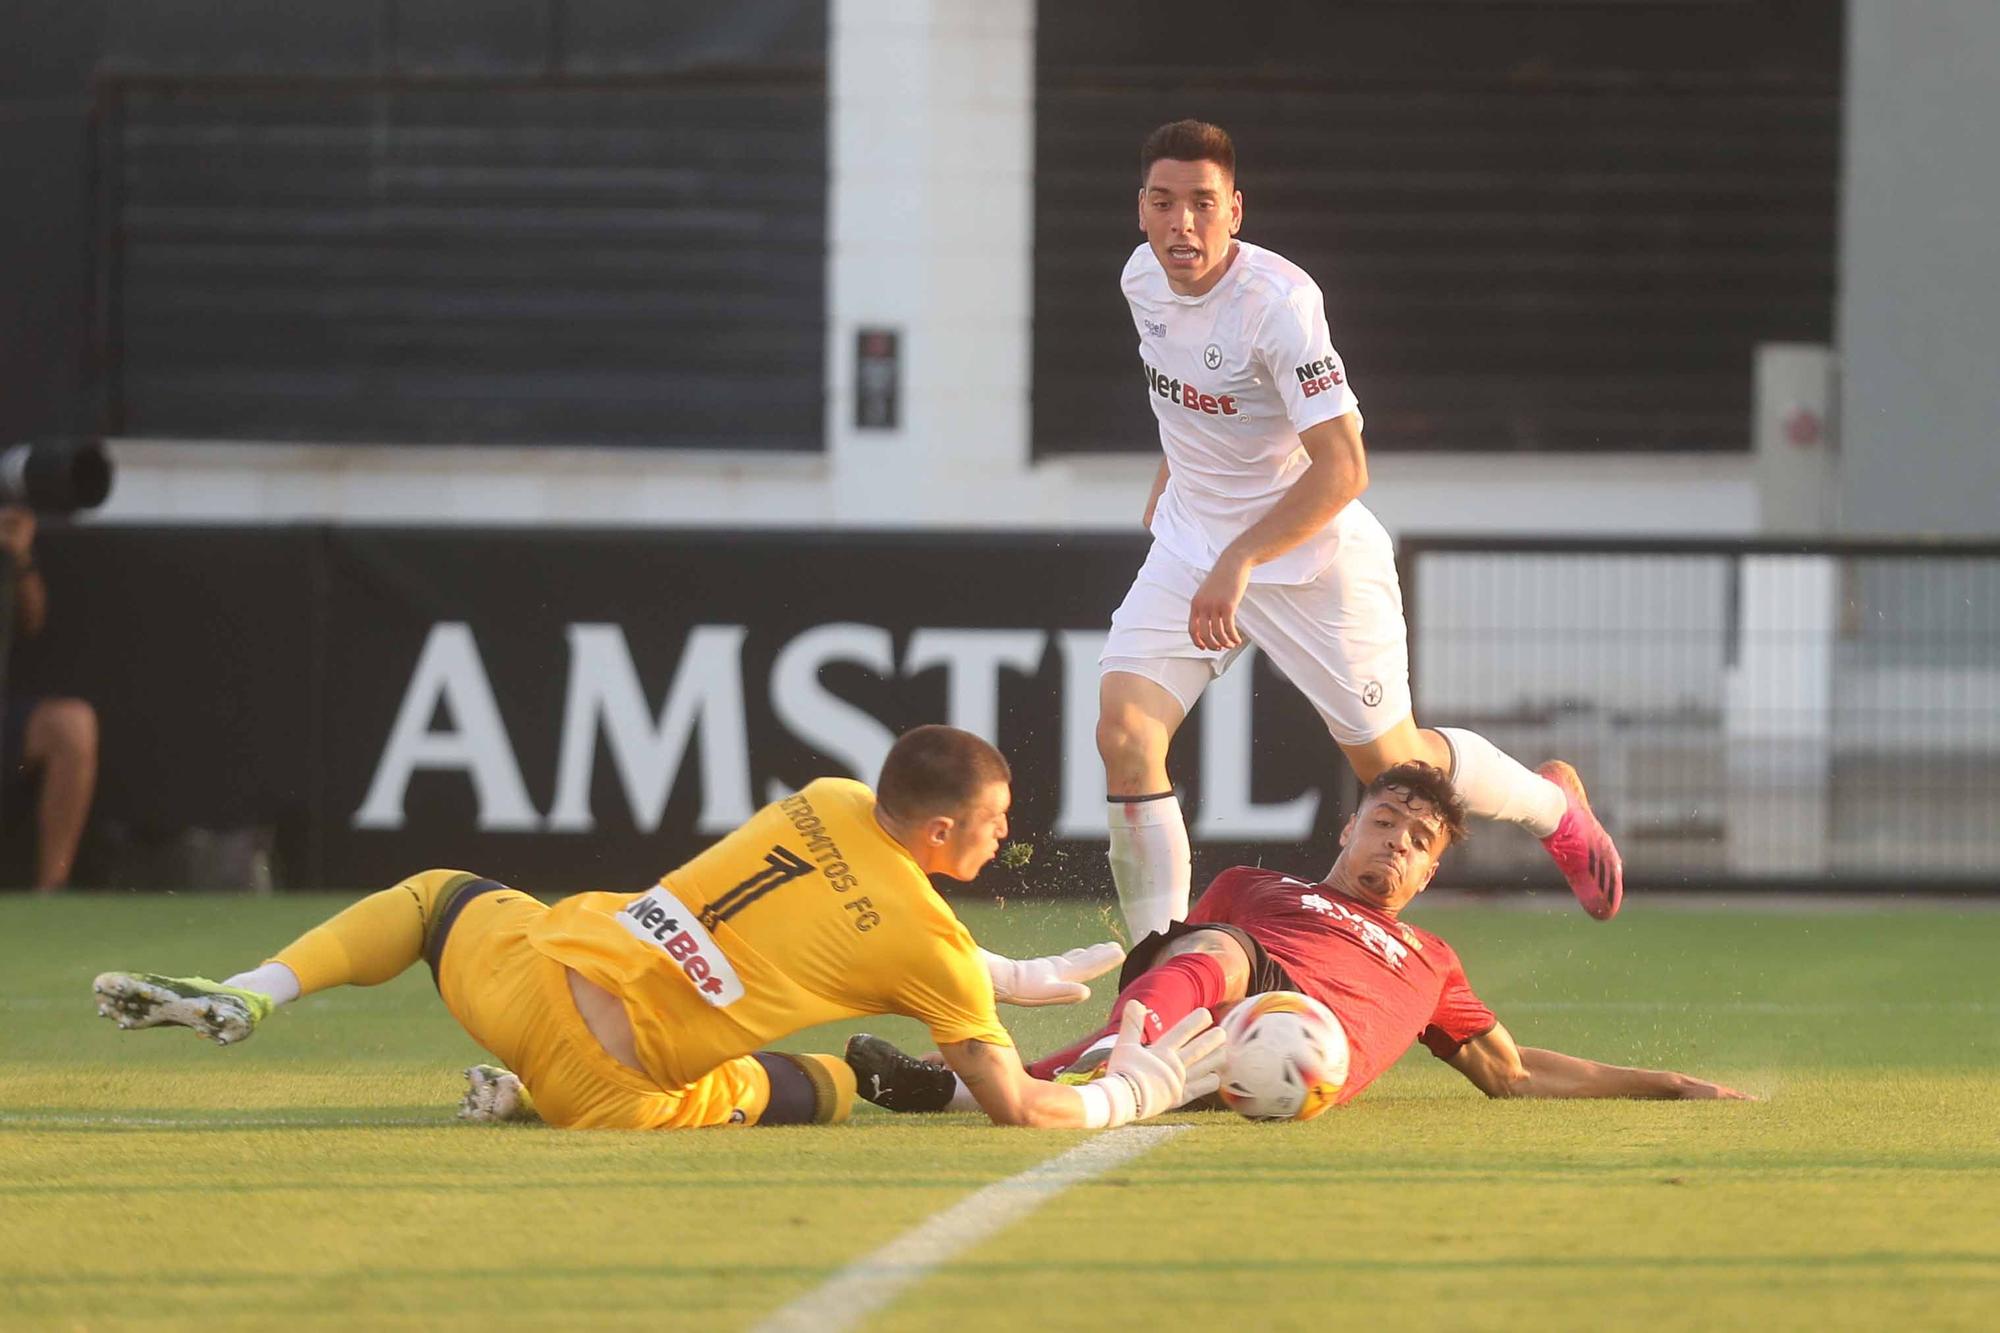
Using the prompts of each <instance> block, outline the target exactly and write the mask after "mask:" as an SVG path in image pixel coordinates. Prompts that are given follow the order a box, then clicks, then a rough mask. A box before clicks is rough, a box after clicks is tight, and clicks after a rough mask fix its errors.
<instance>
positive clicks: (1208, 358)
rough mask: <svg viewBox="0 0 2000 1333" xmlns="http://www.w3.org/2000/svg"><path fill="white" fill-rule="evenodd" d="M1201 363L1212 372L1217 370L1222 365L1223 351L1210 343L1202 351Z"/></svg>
mask: <svg viewBox="0 0 2000 1333" xmlns="http://www.w3.org/2000/svg"><path fill="white" fill-rule="evenodd" d="M1201 363H1202V364H1203V365H1204V366H1207V367H1208V368H1209V369H1210V370H1214V369H1216V368H1217V367H1219V366H1220V365H1221V364H1222V349H1221V348H1220V347H1217V346H1216V345H1215V344H1214V343H1210V344H1209V345H1208V346H1207V347H1205V348H1203V349H1202V353H1201Z"/></svg>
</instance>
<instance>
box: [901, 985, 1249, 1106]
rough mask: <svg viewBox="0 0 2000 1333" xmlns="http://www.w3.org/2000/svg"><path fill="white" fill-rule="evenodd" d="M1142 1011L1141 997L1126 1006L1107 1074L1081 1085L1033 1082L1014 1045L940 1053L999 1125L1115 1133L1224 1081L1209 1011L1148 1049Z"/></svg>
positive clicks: (961, 1045)
mask: <svg viewBox="0 0 2000 1333" xmlns="http://www.w3.org/2000/svg"><path fill="white" fill-rule="evenodd" d="M1145 1012H1146V1011H1145V1008H1144V1006H1142V1005H1140V1004H1139V1003H1138V1002H1137V1001H1136V1000H1135V1001H1132V1002H1131V1003H1129V1004H1127V1005H1126V1006H1125V1015H1124V1021H1123V1024H1122V1026H1121V1028H1120V1030H1119V1033H1118V1043H1117V1045H1115V1046H1113V1047H1112V1049H1111V1059H1110V1061H1109V1062H1108V1063H1107V1065H1106V1067H1105V1075H1104V1077H1103V1078H1101V1079H1098V1080H1096V1081H1095V1082H1091V1083H1085V1084H1082V1085H1079V1086H1071V1085H1068V1084H1063V1083H1044V1082H1042V1081H1041V1080H1040V1079H1037V1078H1032V1077H1030V1076H1029V1074H1028V1071H1027V1070H1026V1069H1024V1068H1022V1067H1021V1057H1020V1056H1019V1055H1016V1054H1015V1053H1014V1049H1013V1047H1011V1046H995V1045H993V1044H992V1043H990V1042H983V1041H956V1042H945V1043H944V1044H942V1045H940V1046H939V1047H938V1053H939V1054H940V1055H942V1056H943V1057H944V1062H945V1063H946V1064H948V1065H950V1066H951V1069H952V1072H953V1073H955V1074H957V1075H958V1077H959V1080H960V1081H961V1082H962V1083H964V1084H965V1088H966V1091H968V1092H970V1093H971V1094H972V1097H973V1100H974V1101H976V1102H978V1103H979V1107H980V1109H981V1110H983V1111H985V1112H986V1114H987V1116H988V1117H989V1118H990V1119H991V1120H992V1121H993V1123H994V1124H996V1125H1030V1126H1033V1127H1035V1128H1038V1129H1115V1128H1117V1127H1118V1126H1119V1125H1123V1124H1128V1123H1130V1122H1131V1121H1134V1120H1148V1119H1151V1118H1152V1117H1153V1116H1156V1115H1159V1114H1161V1113H1162V1112H1164V1111H1171V1110H1173V1109H1174V1108H1175V1107H1177V1106H1180V1105H1182V1104H1183V1103H1185V1102H1188V1101H1192V1100H1194V1099H1195V1098H1197V1097H1205V1096H1207V1095H1208V1094H1209V1093H1211V1092H1214V1091H1215V1089H1216V1087H1217V1085H1219V1084H1220V1083H1221V1082H1222V1042H1223V1036H1222V1033H1221V1031H1220V1030H1218V1029H1216V1028H1213V1027H1211V1026H1209V1017H1208V1011H1207V1010H1205V1009H1197V1010H1195V1011H1194V1012H1193V1013H1192V1014H1189V1015H1188V1016H1187V1017H1186V1018H1183V1019H1182V1020H1181V1021H1180V1022H1178V1023H1176V1024H1175V1025H1174V1026H1173V1027H1172V1028H1170V1029H1169V1030H1168V1031H1166V1032H1165V1033H1163V1034H1162V1035H1161V1036H1160V1038H1159V1040H1157V1041H1155V1042H1154V1043H1153V1044H1152V1045H1151V1046H1147V1045H1144V1044H1143V1040H1144V1039H1143V1024H1144V1019H1145Z"/></svg>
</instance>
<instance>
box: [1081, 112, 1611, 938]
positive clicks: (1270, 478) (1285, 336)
mask: <svg viewBox="0 0 2000 1333" xmlns="http://www.w3.org/2000/svg"><path fill="white" fill-rule="evenodd" d="M1139 170H1140V180H1141V184H1140V189H1139V226H1140V229H1141V230H1142V231H1144V232H1145V233H1146V243H1145V244H1143V245H1141V246H1140V247H1139V248H1138V249H1137V250H1135V251H1133V253H1132V258H1131V260H1130V261H1129V262H1127V264H1126V265H1125V273H1124V277H1123V286H1124V290H1125V297H1126V300H1127V301H1128V302H1130V304H1131V307H1132V326H1133V332H1134V333H1135V334H1136V335H1137V336H1138V339H1139V358H1140V361H1141V362H1142V363H1143V367H1144V371H1145V377H1146V387H1147V392H1148V396H1149V399H1150V401H1151V403H1152V406H1153V415H1154V416H1155V417H1157V418H1158V419H1159V423H1160V444H1161V447H1162V448H1163V450H1164V451H1165V455H1166V456H1165V458H1164V459H1162V461H1161V463H1160V471H1159V475H1158V477H1157V478H1156V479H1155V480H1154V483H1153V493H1152V495H1151V496H1150V497H1149V498H1148V500H1147V504H1146V514H1145V521H1146V525H1147V527H1148V528H1149V529H1151V531H1152V534H1153V545H1152V549H1151V551H1149V552H1148V553H1147V556H1146V562H1145V564H1144V565H1143V566H1142V567H1141V568H1140V570H1139V574H1138V577H1137V578H1136V579H1135V580H1134V581H1133V584H1132V588H1131V591H1130V592H1128V593H1127V594H1126V596H1125V600H1124V602H1123V603H1122V604H1121V605H1120V606H1119V608H1118V610H1117V612H1116V613H1115V614H1114V615H1113V616H1112V619H1111V633H1110V636H1109V638H1108V639H1107V640H1106V643H1105V648H1104V655H1103V657H1102V659H1101V663H1100V665H1101V667H1102V670H1103V676H1102V681H1101V684H1100V695H1099V713H1098V723H1097V745H1098V751H1099V753H1100V754H1101V755H1102V756H1103V759H1104V771H1105V782H1106V791H1107V793H1108V797H1109V803H1110V804H1109V817H1110V825H1111V868H1112V876H1113V878H1114V879H1115V880H1116V881H1117V885H1118V898H1119V903H1120V905H1121V907H1122V908H1123V910H1124V913H1125V918H1126V923H1127V925H1128V926H1129V928H1130V929H1131V930H1132V932H1133V936H1134V938H1135V939H1136V938H1139V937H1142V936H1144V935H1146V934H1149V933H1151V932H1152V931H1156V930H1161V929H1164V928H1165V926H1166V925H1167V924H1168V923H1169V922H1171V921H1177V920H1180V919H1181V918H1182V917H1184V916H1185V915H1186V913H1187V907H1188V887H1189V874H1190V864H1189V861H1190V857H1189V849H1188V838H1187V827H1186V824H1185V823H1184V822H1183V820H1182V817H1181V810H1180V803H1179V801H1178V800H1177V799H1176V798H1175V796H1174V792H1173V787H1172V784H1171V783H1170V782H1169V780H1168V777H1167V748H1168V745H1169V743H1170V742H1171V741H1172V739H1173V735H1174V732H1175V731H1176V730H1177V729H1178V728H1179V726H1180V724H1181V721H1182V719H1183V718H1185V717H1186V715H1187V713H1188V710H1190V709H1191V708H1193V707H1194V704H1195V701H1196V700H1197V699H1198V698H1200V697H1201V692H1202V690H1203V688H1204V687H1206V686H1207V684H1208V682H1209V681H1211V680H1213V679H1214V678H1215V677H1217V676H1219V675H1221V674H1222V672H1223V671H1225V670H1227V669H1228V667H1229V665H1230V663H1231V662H1233V661H1234V660H1235V659H1236V658H1237V657H1238V656H1239V655H1240V654H1241V653H1242V651H1243V648H1244V646H1245V645H1246V644H1247V643H1255V644H1256V645H1257V646H1258V648H1259V649H1261V650H1262V651H1263V653H1264V654H1265V656H1267V657H1269V658H1270V659H1271V661H1272V664H1273V665H1275V666H1276V667H1277V668H1278V670H1279V671H1281V672H1283V673H1284V675H1285V677H1286V679H1288V680H1290V681H1291V682H1292V684H1293V685H1294V686H1296V687H1297V688H1298V689H1299V690H1300V691H1301V692H1302V693H1303V694H1304V695H1305V696H1306V698H1307V699H1308V700H1310V701H1311V703H1312V705H1313V707H1314V708H1315V709H1316V710H1318V712H1319V715H1320V717H1321V718H1322V719H1324V720H1325V722H1326V726H1327V730H1328V731H1330V732H1332V734H1333V739H1334V741H1335V742H1336V743H1337V744H1338V745H1339V746H1340V749H1341V752H1342V753H1343V754H1345V755H1346V756H1347V761H1348V763H1349V764H1350V765H1351V766H1352V767H1353V769H1354V772H1355V774H1356V775H1357V776H1358V777H1359V778H1360V779H1361V780H1362V781H1363V782H1367V781H1368V780H1370V779H1371V778H1373V777H1374V776H1375V775H1376V774H1377V773H1379V772H1381V771H1382V770H1384V769H1386V768H1389V767H1391V766H1392V765H1395V764H1399V763H1402V762H1404V761H1406V760H1411V759H1416V760H1422V761H1423V762H1425V763H1428V764H1431V765H1434V766H1436V767H1438V768H1440V769H1443V770H1444V771H1445V772H1446V773H1448V774H1450V775H1451V781H1452V785H1453V786H1454V787H1455V788H1456V789H1457V790H1458V792H1459V794H1460V795H1461V796H1463V797H1464V798H1465V801H1466V805H1467V808H1468V810H1469V812H1470V813H1472V814H1474V815H1479V816H1482V817H1484V818H1488V819H1496V820H1501V821H1504V822H1507V823H1512V824H1518V825H1520V826H1521V827H1523V828H1526V829H1527V830H1529V831H1530V832H1531V833H1533V834H1535V836H1537V837H1538V838H1540V839H1541V840H1542V842H1543V845H1544V846H1546V847H1547V848H1548V850H1549V854H1550V855H1551V856H1552V857H1553V858H1554V859H1555V862H1556V865H1557V866H1558V867H1559V868H1560V869H1561V870H1562V872H1563V875H1564V877H1565V878H1566V879H1567V880H1568V881H1569V886H1570V889H1571V890H1572V891H1573V892H1574V893H1575V894H1576V896H1577V899H1578V900H1579V901H1580V902H1582V904H1583V906H1584V908H1585V909H1586V910H1587V911H1589V912H1590V914H1591V915H1592V916H1595V917H1597V918H1599V919H1606V918H1609V917H1610V916H1612V915H1613V914H1614V913H1616V912H1617V910H1618V905H1619V901H1620V899H1621V897H1622V895H1623V892H1624V878H1623V876H1624V871H1623V868H1622V866H1621V864H1620V861H1619V857H1618V849H1617V847H1616V846H1615V845H1614V844H1613V843H1612V841H1611V838H1610V836H1609V835H1608V834H1607V833H1605V831H1604V828H1603V826H1602V825H1601V824H1599V823H1598V821H1597V818H1596V816H1595V815H1593V814H1592V813H1591V810H1590V804H1589V801H1588V800H1587V799H1586V797H1585V795H1584V790H1583V784H1582V783H1581V782H1580V781H1579V780H1578V779H1577V776H1576V771H1575V770H1574V769H1572V768H1571V767H1570V766H1569V765H1568V764H1565V763H1563V762H1561V761H1560V760H1557V761H1551V762H1550V763H1547V764H1544V765H1542V767H1541V769H1540V771H1539V772H1530V771H1529V770H1528V769H1527V768H1525V767H1523V766H1522V765H1521V764H1519V763H1518V762H1516V761H1515V760H1513V759H1511V758H1509V757H1508V756H1507V755H1506V754H1503V753H1502V752H1501V751H1500V750H1499V749H1498V748H1497V747H1496V746H1494V745H1493V744H1492V742H1490V741H1488V740H1486V739H1485V738H1484V737H1482V736H1479V735H1477V734H1475V733H1473V732H1469V731H1464V730H1461V729H1458V728H1452V727H1441V728H1437V729H1435V730H1432V729H1427V728H1419V727H1418V726H1417V724H1416V722H1415V720H1414V719H1413V718H1412V717H1411V715H1410V682H1409V649H1408V642H1407V637H1408V636H1407V630H1406V629H1405V626H1404V623H1403V601H1402V590H1401V588H1400V586H1399V585H1398V583H1397V580H1396V565H1395V557H1394V554H1393V552H1392V551H1391V549H1390V543H1389V536H1388V534H1387V533H1386V532H1385V531H1384V530H1383V528H1382V525H1381V523H1379V522H1378V521H1377V520H1376V518H1375V516H1374V515H1373V514H1371V513H1370V512H1368V510H1367V509H1366V508H1365V507H1364V506H1363V505H1362V504H1361V502H1360V500H1359V499H1358V498H1357V497H1359V496H1360V494H1361V492H1362V491H1363V490H1365V489H1366V488H1367V485H1368V463H1367V454H1366V451H1365V449H1364V448H1363V446H1362V440H1361V411H1360V408H1359V405H1358V402H1357V400H1356V398H1355V396H1354V390H1353V387H1352V386H1351V385H1350V384H1349V383H1348V382H1347V372H1346V369H1345V367H1344V366H1342V364H1341V360H1340V354H1339V353H1338V352H1336V351H1335V350H1334V348H1333V341H1332V337H1331V334H1330V333H1329V331H1328V328H1327V320H1326V306H1325V301H1324V299H1323V298H1322V297H1321V295H1320V290H1319V287H1318V285H1317V284H1316V283H1314V282H1313V280H1312V278H1311V277H1310V276H1308V275H1307V274H1306V273H1305V271H1304V270H1303V269H1300V268H1299V267H1298V266H1297V265H1295V264H1293V263H1291V262H1290V261H1288V260H1286V259H1284V258H1283V257H1281V256H1279V255H1277V254H1274V253H1272V252H1271V251H1269V250H1265V249H1261V248H1260V247H1258V246H1255V245H1251V244H1249V243H1248V242H1244V241H1239V240H1237V239H1236V234H1237V232H1238V230H1239V229H1240V228H1241V227H1242V225H1243V196H1242V195H1241V194H1240V193H1239V192H1238V191H1237V189H1236V153H1235V148H1234V146H1233V145H1232V144H1231V143H1230V140H1229V136H1228V135H1227V134H1226V133H1224V132H1223V131H1222V130H1221V129H1220V128H1218V127H1216V126H1214V125H1209V124H1205V123H1203V122H1201V121H1195V120H1182V121H1176V122H1174V123H1172V124H1170V125H1163V126H1161V127H1160V128H1159V129H1157V130H1155V131H1154V132H1153V133H1152V134H1151V135H1150V136H1148V137H1147V139H1146V142H1145V145H1144V146H1143V147H1142V148H1141V150H1140V166H1139Z"/></svg>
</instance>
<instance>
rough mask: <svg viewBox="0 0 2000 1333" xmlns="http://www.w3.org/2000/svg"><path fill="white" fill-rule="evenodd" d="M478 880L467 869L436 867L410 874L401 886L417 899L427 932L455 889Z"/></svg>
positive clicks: (454, 894) (435, 921) (441, 912)
mask: <svg viewBox="0 0 2000 1333" xmlns="http://www.w3.org/2000/svg"><path fill="white" fill-rule="evenodd" d="M479 882H481V881H480V879H479V876H477V875H475V874H473V873H472V872H471V871H468V870H445V869H436V870H425V871H421V872H419V873H418V874H415V875H411V876H410V877H409V878H408V879H406V880H404V881H403V882H402V885H401V887H402V888H404V889H407V890H408V891H409V892H410V894H411V896H412V897H414V898H415V899H416V900H417V911H418V912H419V913H420V914H422V916H423V919H424V929H425V932H426V934H428V933H429V931H430V930H431V928H432V927H433V926H434V925H435V924H436V923H437V920H438V918H439V917H440V916H441V915H442V914H443V913H444V911H445V909H446V908H448V907H449V906H450V905H451V902H452V900H453V898H455V897H456V896H457V894H456V892H455V891H456V890H459V889H462V888H464V887H466V886H468V885H471V884H474V883H479Z"/></svg>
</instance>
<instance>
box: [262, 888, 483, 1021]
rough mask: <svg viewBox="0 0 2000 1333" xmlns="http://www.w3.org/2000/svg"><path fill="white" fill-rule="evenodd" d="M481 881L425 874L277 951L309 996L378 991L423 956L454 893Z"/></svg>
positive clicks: (279, 959)
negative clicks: (331, 990) (337, 989)
mask: <svg viewBox="0 0 2000 1333" xmlns="http://www.w3.org/2000/svg"><path fill="white" fill-rule="evenodd" d="M478 878H479V877H478V876H477V875H472V874H468V873H466V872H465V871H463V870H426V871H424V873H422V874H421V875H412V876H410V877H409V878H408V879H406V880H404V881H403V882H402V883H400V884H398V885H396V886H395V887H394V888H392V889H383V890H382V891H381V892H380V893H371V894H369V895H368V896H367V897H366V898H363V899H362V900H361V901H360V902H358V903H355V904H354V905H353V906H352V907H349V908H347V909H346V910H345V911H343V912H341V913H340V914H339V915H338V916H335V917H333V918H332V919H331V920H329V921H324V922H321V923H320V924H319V925H317V926H314V927H313V928H312V929H311V930H309V931H307V932H306V933H305V934H303V935H301V936H299V937H298V939H296V940H294V941H292V942H291V943H290V944H288V945H286V946H285V947H284V948H283V949H281V950H279V951H278V955H277V957H276V958H274V959H272V960H271V961H272V962H278V963H283V964H284V965H285V966H286V967H288V968H290V969H291V970H292V972H293V973H294V974H295V975H296V976H297V977H298V979H299V992H300V994H302V995H310V994H312V993H313V992H314V991H322V990H326V989H327V988H328V987H331V986H379V985H381V984H382V983H383V982H385V981H387V980H389V979H390V978H392V977H394V976H397V975H398V974H400V973H401V972H402V971H403V969H404V968H406V967H408V966H409V965H410V964H412V963H414V962H416V961H417V960H418V959H420V958H422V957H423V956H424V941H425V939H426V938H427V937H428V936H429V934H430V930H431V926H432V923H433V922H435V921H436V920H437V919H438V914H439V913H440V912H441V911H442V910H443V909H444V907H445V906H446V905H447V904H449V903H450V901H451V899H452V897H453V896H454V891H455V890H457V889H459V888H461V887H462V886H464V885H466V884H470V883H473V882H475V881H476V880H477V879H478Z"/></svg>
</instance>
